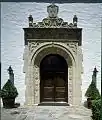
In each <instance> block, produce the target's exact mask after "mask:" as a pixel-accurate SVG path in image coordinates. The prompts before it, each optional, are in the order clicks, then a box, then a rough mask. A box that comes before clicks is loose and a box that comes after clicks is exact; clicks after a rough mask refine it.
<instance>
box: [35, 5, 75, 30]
mask: <svg viewBox="0 0 102 120" xmlns="http://www.w3.org/2000/svg"><path fill="white" fill-rule="evenodd" d="M58 11H59V7H58V6H56V5H55V4H51V5H49V6H48V7H47V12H48V17H47V18H44V19H43V20H42V22H38V23H33V27H34V28H48V27H50V28H60V27H67V28H70V27H75V26H74V24H73V23H71V26H70V25H68V22H64V20H63V19H62V18H59V17H58Z"/></svg>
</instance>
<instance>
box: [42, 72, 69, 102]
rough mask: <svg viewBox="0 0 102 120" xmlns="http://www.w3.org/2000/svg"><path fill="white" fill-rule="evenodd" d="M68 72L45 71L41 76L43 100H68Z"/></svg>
mask: <svg viewBox="0 0 102 120" xmlns="http://www.w3.org/2000/svg"><path fill="white" fill-rule="evenodd" d="M67 83H68V82H67V73H65V72H44V73H42V77H41V87H40V93H41V95H40V98H41V99H40V101H41V102H68V84H67Z"/></svg>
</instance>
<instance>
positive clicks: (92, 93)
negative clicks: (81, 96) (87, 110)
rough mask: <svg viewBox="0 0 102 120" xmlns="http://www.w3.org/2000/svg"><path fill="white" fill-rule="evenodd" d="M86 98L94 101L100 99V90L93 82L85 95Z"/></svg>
mask: <svg viewBox="0 0 102 120" xmlns="http://www.w3.org/2000/svg"><path fill="white" fill-rule="evenodd" d="M85 96H86V97H88V98H91V99H92V100H95V99H99V98H100V93H99V91H98V89H97V88H96V85H95V83H94V82H93V81H92V82H91V84H90V85H89V87H88V89H87V91H86V93H85Z"/></svg>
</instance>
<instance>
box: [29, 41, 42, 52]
mask: <svg viewBox="0 0 102 120" xmlns="http://www.w3.org/2000/svg"><path fill="white" fill-rule="evenodd" d="M39 44H40V43H39V42H31V43H29V51H30V52H32V51H33V50H34V48H36V47H37V46H38V45H39Z"/></svg>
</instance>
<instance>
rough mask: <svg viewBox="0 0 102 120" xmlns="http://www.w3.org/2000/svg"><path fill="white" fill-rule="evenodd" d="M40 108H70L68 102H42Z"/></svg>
mask: <svg viewBox="0 0 102 120" xmlns="http://www.w3.org/2000/svg"><path fill="white" fill-rule="evenodd" d="M38 106H69V104H68V103H67V102H41V103H40V104H38Z"/></svg>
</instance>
